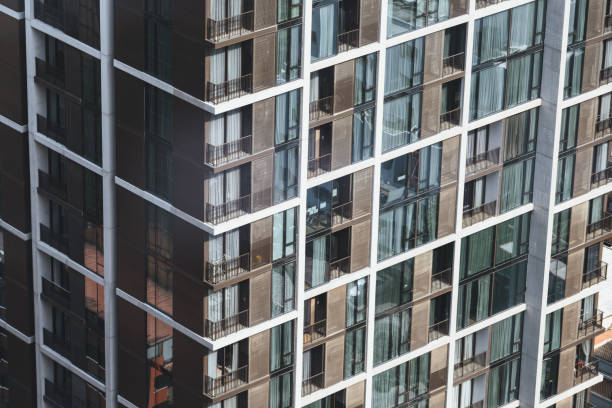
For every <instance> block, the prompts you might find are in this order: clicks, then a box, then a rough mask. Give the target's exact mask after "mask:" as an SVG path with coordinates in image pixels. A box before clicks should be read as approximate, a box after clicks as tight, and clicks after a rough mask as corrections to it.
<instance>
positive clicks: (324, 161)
mask: <svg viewBox="0 0 612 408" xmlns="http://www.w3.org/2000/svg"><path fill="white" fill-rule="evenodd" d="M331 158H332V155H331V153H329V154H326V155H323V156H320V157H315V158H314V159H310V160H308V177H309V178H310V177H317V176H320V175H321V174H323V173H327V172H329V171H331Z"/></svg>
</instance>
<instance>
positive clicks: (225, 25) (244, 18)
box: [206, 10, 254, 42]
mask: <svg viewBox="0 0 612 408" xmlns="http://www.w3.org/2000/svg"><path fill="white" fill-rule="evenodd" d="M253 16H254V12H253V10H250V11H245V12H244V13H242V14H237V15H235V16H230V17H227V18H223V19H221V20H215V19H212V18H209V19H208V20H207V23H206V39H207V40H209V41H212V42H219V41H222V40H229V39H231V38H235V37H240V36H241V35H245V34H248V33H251V32H253Z"/></svg>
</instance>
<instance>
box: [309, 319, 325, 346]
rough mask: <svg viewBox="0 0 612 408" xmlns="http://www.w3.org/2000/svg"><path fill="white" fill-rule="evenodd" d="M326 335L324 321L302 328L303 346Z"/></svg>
mask: <svg viewBox="0 0 612 408" xmlns="http://www.w3.org/2000/svg"><path fill="white" fill-rule="evenodd" d="M326 333H327V321H326V320H325V319H323V320H320V321H318V322H316V323H313V324H311V325H309V326H305V327H304V344H309V343H312V342H313V341H315V340H317V339H320V338H321V337H325V334H326Z"/></svg>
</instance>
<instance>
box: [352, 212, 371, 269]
mask: <svg viewBox="0 0 612 408" xmlns="http://www.w3.org/2000/svg"><path fill="white" fill-rule="evenodd" d="M369 264H370V220H369V219H368V220H367V221H364V222H361V223H359V224H356V225H353V227H352V230H351V272H356V271H358V270H360V269H363V268H365V267H367V266H368V265H369Z"/></svg>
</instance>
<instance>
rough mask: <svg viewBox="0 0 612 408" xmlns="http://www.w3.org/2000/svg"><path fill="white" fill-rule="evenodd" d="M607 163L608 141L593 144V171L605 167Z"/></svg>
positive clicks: (601, 169)
mask: <svg viewBox="0 0 612 408" xmlns="http://www.w3.org/2000/svg"><path fill="white" fill-rule="evenodd" d="M607 164H608V143H603V144H600V145H598V146H595V172H596V173H597V172H600V171H603V170H605V169H606V167H607Z"/></svg>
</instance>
